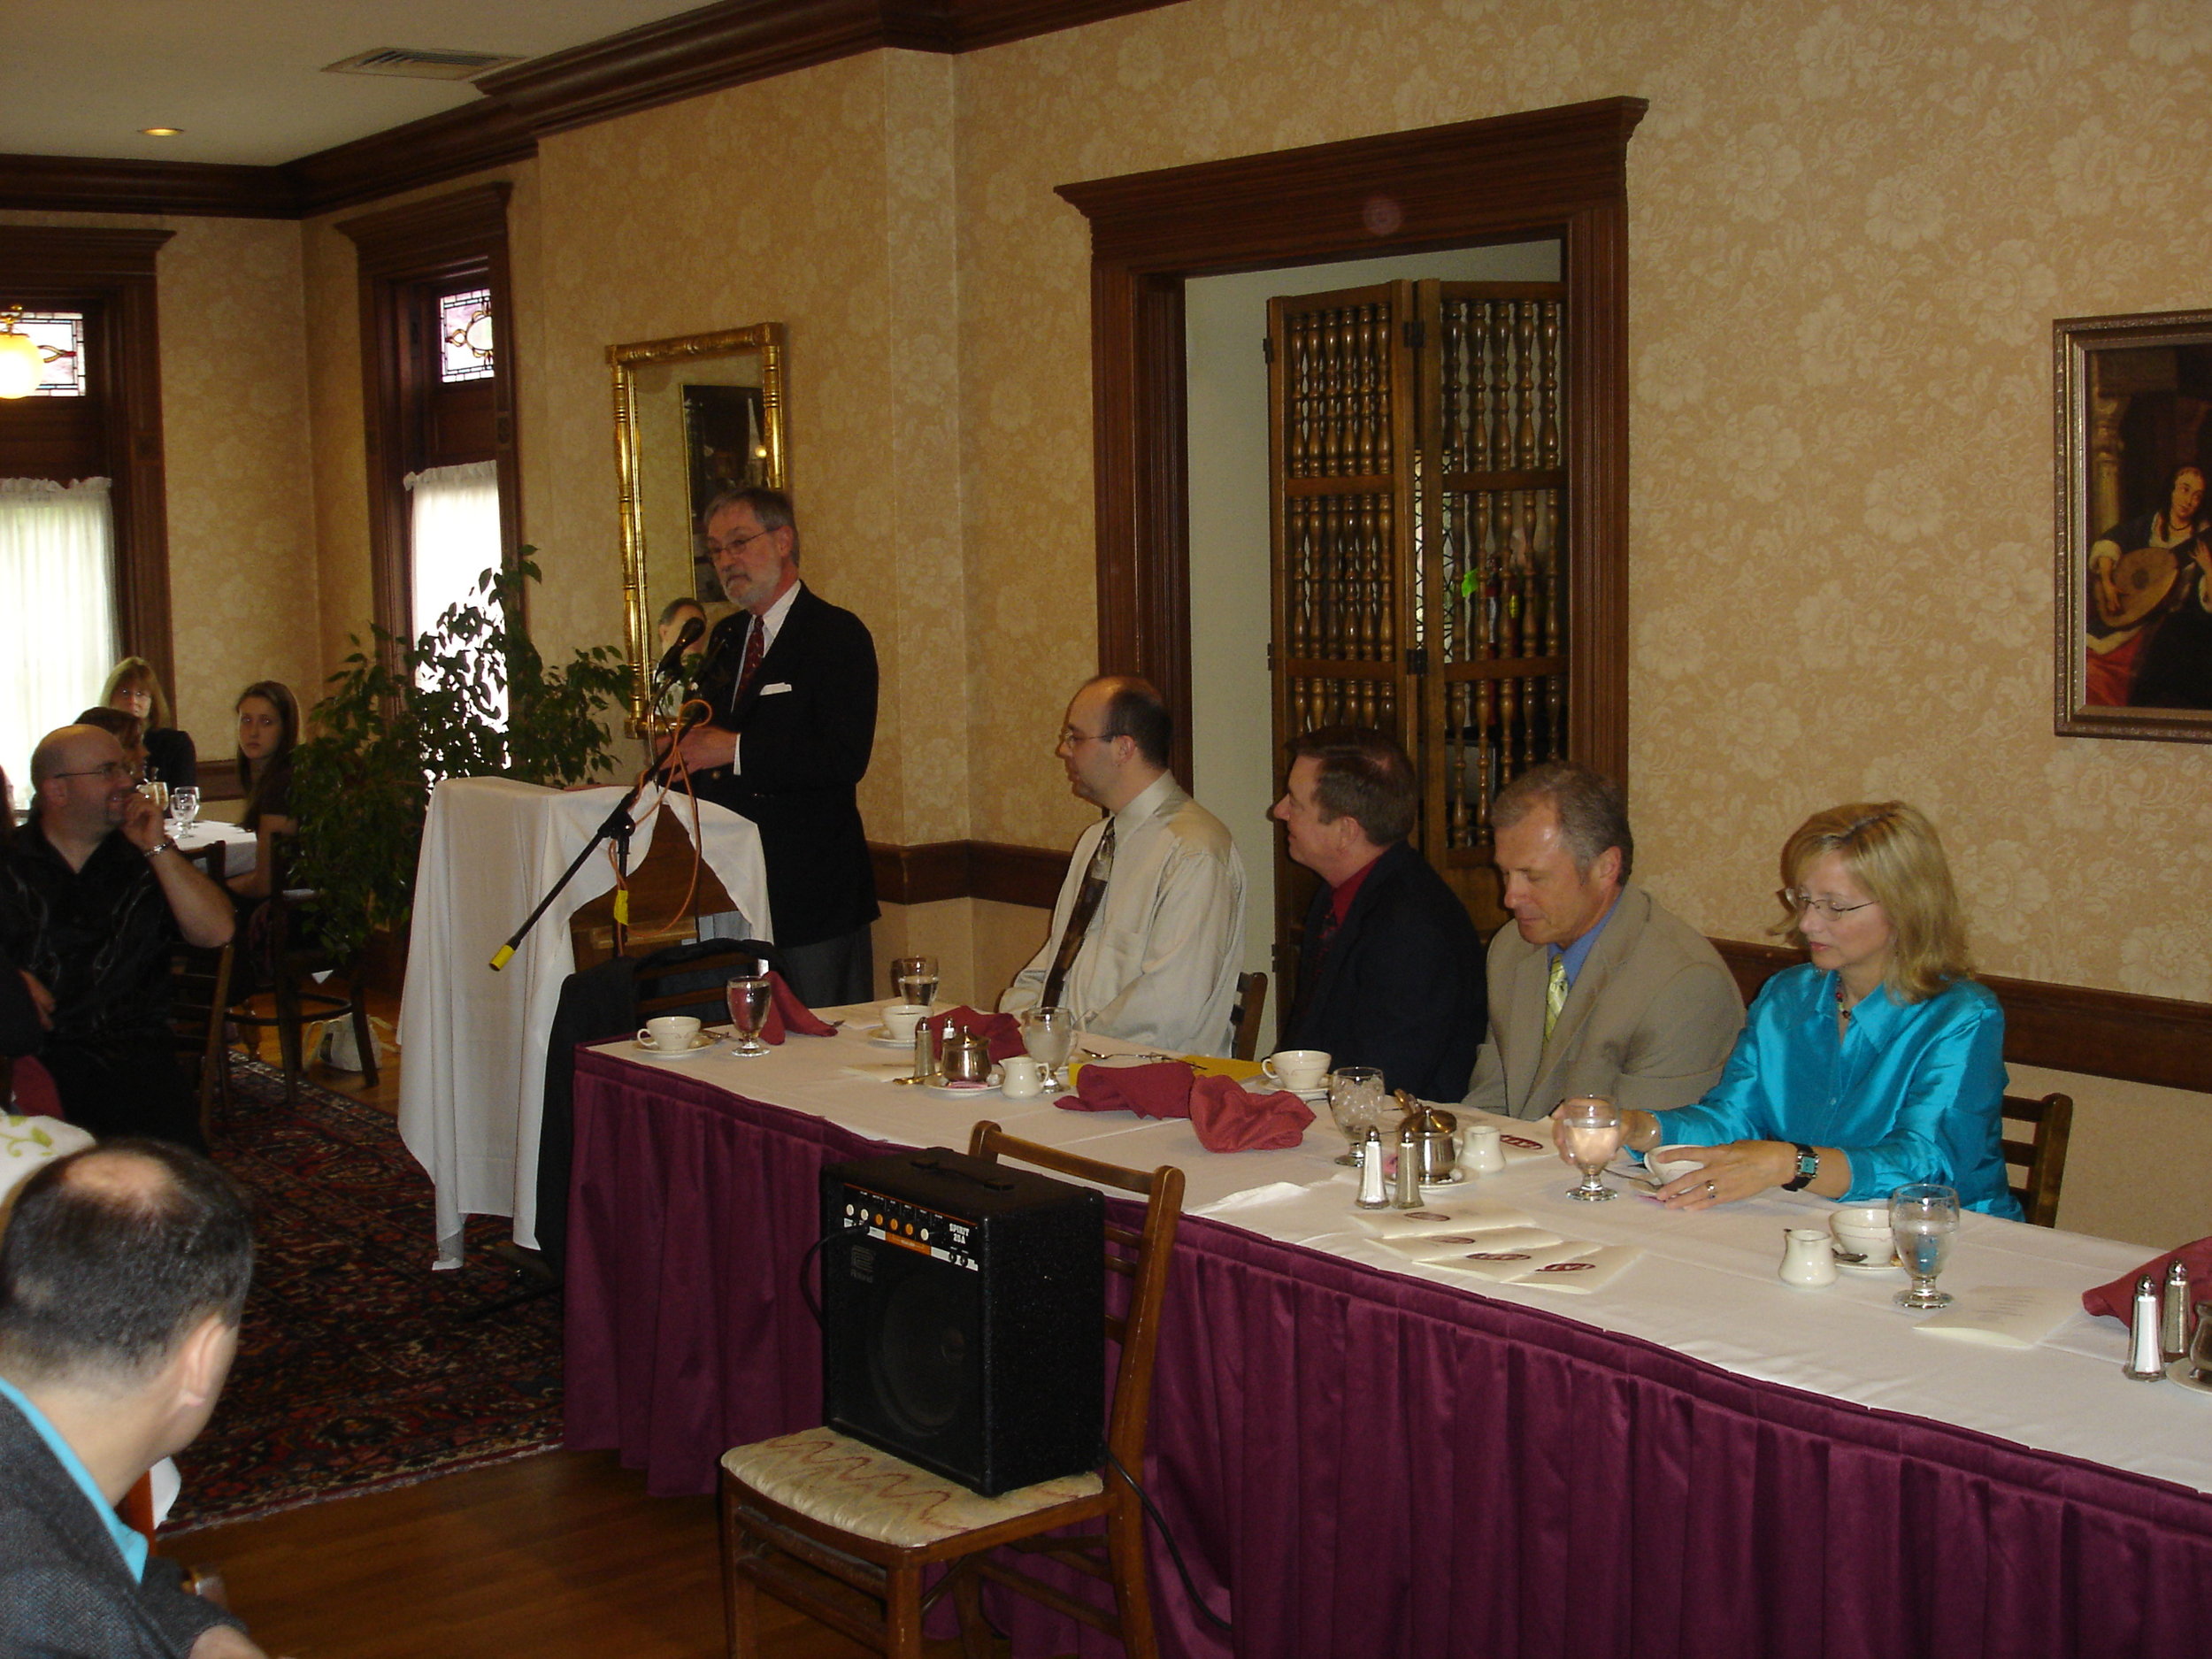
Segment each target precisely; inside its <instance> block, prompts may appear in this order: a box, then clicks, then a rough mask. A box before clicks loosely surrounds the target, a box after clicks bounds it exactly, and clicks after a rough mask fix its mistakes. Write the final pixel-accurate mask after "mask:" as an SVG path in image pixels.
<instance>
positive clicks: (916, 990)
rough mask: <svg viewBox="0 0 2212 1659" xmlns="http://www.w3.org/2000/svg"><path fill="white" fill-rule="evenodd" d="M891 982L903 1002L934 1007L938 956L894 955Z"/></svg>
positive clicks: (935, 1002)
mask: <svg viewBox="0 0 2212 1659" xmlns="http://www.w3.org/2000/svg"><path fill="white" fill-rule="evenodd" d="M891 983H892V984H893V985H894V986H895V987H897V989H898V993H899V1000H900V1001H901V1002H909V1003H912V1004H915V1005H916V1006H918V1007H921V1008H934V1007H935V1006H936V1005H937V958H936V957H934V956H894V957H892V958H891Z"/></svg>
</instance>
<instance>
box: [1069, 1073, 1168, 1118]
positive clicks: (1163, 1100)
mask: <svg viewBox="0 0 2212 1659" xmlns="http://www.w3.org/2000/svg"><path fill="white" fill-rule="evenodd" d="M1191 1077H1192V1072H1191V1069H1190V1067H1188V1066H1187V1065H1185V1064H1183V1063H1182V1062H1181V1061H1180V1060H1166V1061H1162V1062H1160V1063H1159V1064H1156V1065H1087V1066H1085V1067H1084V1068H1083V1069H1082V1070H1081V1071H1079V1072H1077V1073H1076V1074H1075V1093H1074V1094H1063V1095H1062V1096H1060V1101H1059V1105H1060V1109H1061V1110H1063V1111H1071V1112H1134V1113H1136V1114H1137V1116H1138V1117H1140V1118H1187V1117H1189V1116H1190V1097H1191Z"/></svg>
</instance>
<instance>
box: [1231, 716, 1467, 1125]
mask: <svg viewBox="0 0 2212 1659" xmlns="http://www.w3.org/2000/svg"><path fill="white" fill-rule="evenodd" d="M1291 755H1292V760H1291V763H1290V772H1289V776H1288V778H1287V779H1286V781H1285V783H1284V787H1283V798H1282V799H1281V800H1279V801H1278V802H1277V803H1275V805H1274V808H1273V810H1271V812H1270V813H1269V815H1268V816H1269V817H1271V818H1275V819H1276V820H1278V821H1279V823H1280V824H1281V825H1282V826H1283V831H1284V839H1285V842H1286V849H1287V850H1288V852H1289V854H1290V856H1291V858H1292V859H1293V861H1294V862H1295V863H1298V864H1303V865H1304V866H1305V867H1306V868H1307V869H1309V870H1310V871H1312V872H1314V874H1316V875H1317V876H1319V877H1320V878H1321V882H1322V886H1321V887H1320V889H1319V891H1317V893H1315V895H1313V903H1312V905H1311V906H1310V908H1309V909H1308V910H1307V912H1306V931H1305V934H1304V937H1303V940H1302V942H1301V943H1300V945H1299V950H1298V977H1297V981H1296V984H1297V991H1296V995H1295V997H1294V1001H1293V1002H1292V1003H1291V1006H1290V1010H1289V1012H1288V1013H1287V1015H1286V1017H1285V1018H1284V1020H1283V1025H1282V1035H1281V1038H1280V1040H1279V1047H1281V1048H1318V1049H1320V1050H1322V1051H1323V1052H1324V1053H1325V1054H1327V1055H1328V1056H1329V1057H1330V1063H1331V1064H1333V1065H1339V1066H1343V1065H1371V1066H1375V1067H1378V1068H1379V1069H1380V1070H1381V1071H1382V1074H1383V1081H1384V1083H1385V1085H1386V1087H1390V1088H1393V1089H1400V1088H1402V1089H1409V1090H1411V1091H1412V1092H1413V1094H1415V1096H1416V1097H1417V1098H1418V1099H1421V1100H1444V1101H1448V1100H1457V1099H1458V1098H1459V1097H1460V1095H1461V1094H1463V1093H1464V1092H1465V1090H1466V1087H1467V1075H1468V1071H1469V1070H1470V1069H1471V1067H1472V1066H1473V1064H1474V1063H1475V1051H1476V1050H1477V1049H1478V1048H1480V1047H1481V1045H1482V1034H1483V964H1482V940H1481V938H1480V936H1479V935H1478V934H1477V933H1476V932H1475V925H1474V923H1473V922H1471V921H1470V920H1469V919H1468V916H1467V907H1466V906H1465V905H1463V904H1462V903H1461V902H1460V901H1459V897H1458V895H1456V894H1455V893H1454V892H1453V891H1452V890H1451V888H1450V887H1447V886H1446V885H1445V884H1444V879H1443V878H1442V877H1441V876H1440V875H1438V874H1437V873H1436V872H1435V871H1434V870H1433V869H1432V868H1431V867H1430V865H1429V862H1428V860H1427V859H1425V858H1424V857H1422V856H1421V855H1420V854H1419V853H1417V852H1416V851H1415V850H1414V849H1413V848H1412V847H1411V845H1409V843H1408V841H1407V840H1406V837H1407V836H1409V835H1410V834H1411V833H1413V825H1414V819H1415V817H1416V815H1417V811H1418V810H1419V804H1420V791H1419V785H1418V782H1417V780H1416V779H1415V777H1414V774H1413V763H1412V762H1411V761H1409V759H1407V757H1406V752H1405V750H1404V749H1401V748H1399V746H1398V745H1397V743H1396V742H1394V741H1392V740H1391V739H1390V738H1389V737H1387V736H1386V735H1385V734H1384V733H1380V732H1376V731H1371V730H1368V729H1367V728H1365V727H1362V726H1324V727H1323V728H1321V729H1320V730H1319V731H1317V732H1310V733H1307V734H1306V735H1305V736H1304V737H1302V738H1300V739H1298V740H1297V741H1295V742H1294V743H1293V744H1292V745H1291Z"/></svg>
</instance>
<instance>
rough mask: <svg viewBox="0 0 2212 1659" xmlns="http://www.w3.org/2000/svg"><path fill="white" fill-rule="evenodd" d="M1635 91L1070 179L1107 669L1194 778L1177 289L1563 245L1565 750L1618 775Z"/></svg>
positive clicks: (1623, 744)
mask: <svg viewBox="0 0 2212 1659" xmlns="http://www.w3.org/2000/svg"><path fill="white" fill-rule="evenodd" d="M1646 108H1647V104H1646V103H1645V101H1644V100H1643V99H1641V98H1600V99H1596V100H1594V101H1592V102H1590V103H1587V104H1566V105H1563V106H1561V107H1559V108H1555V109H1549V110H1535V111H1527V112H1525V113H1521V114H1515V115H1502V116H1495V117H1493V118H1491V119H1486V120H1479V121H1462V122H1457V123H1455V124H1453V125H1450V126H1446V127H1424V128H1421V129H1418V130H1417V131H1413V132H1407V133H1391V134H1383V135H1380V136H1378V137H1373V138H1356V139H1348V140H1346V141H1344V142H1340V143H1333V144H1316V145H1312V146H1310V147H1308V148H1305V149H1302V150H1279V151H1276V152H1275V153H1273V154H1271V155H1262V156H1245V157H1235V158H1233V159H1230V160H1226V161H1210V162H1201V163H1199V164H1197V165H1193V166H1187V167H1172V168H1168V169H1165V170H1164V171H1161V172H1156V173H1131V174H1127V175H1125V176H1124V177H1121V178H1118V179H1100V180H1091V181H1089V182H1087V183H1082V184H1067V185H1062V186H1061V187H1060V188H1059V191H1058V194H1059V195H1060V196H1063V197H1064V198H1065V199H1066V200H1067V201H1068V202H1069V203H1071V204H1073V205H1074V206H1075V207H1076V208H1077V209H1078V210H1079V211H1080V212H1081V213H1082V214H1083V215H1084V217H1085V218H1086V219H1088V220H1089V221H1090V227H1091V366H1092V388H1091V398H1092V422H1093V444H1094V469H1095V473H1096V477H1095V480H1094V489H1095V509H1096V513H1097V534H1098V654H1099V664H1100V667H1101V668H1102V670H1108V671H1112V672H1133V673H1140V674H1143V675H1144V676H1145V677H1146V678H1148V679H1149V680H1151V681H1152V682H1153V683H1154V684H1155V685H1156V686H1158V687H1159V688H1160V691H1161V693H1162V695H1164V697H1165V698H1166V700H1167V703H1168V706H1169V708H1170V709H1171V710H1173V712H1174V714H1175V717H1176V718H1175V750H1174V757H1173V758H1174V763H1175V767H1176V770H1177V772H1179V775H1181V776H1182V777H1184V778H1185V779H1188V778H1189V777H1190V775H1191V773H1190V759H1191V751H1190V726H1191V720H1190V715H1191V681H1190V535H1189V495H1188V480H1187V476H1186V473H1187V464H1186V457H1187V450H1186V448H1185V442H1186V407H1187V387H1186V383H1185V371H1184V357H1183V351H1184V342H1183V283H1184V280H1185V279H1187V278H1188V277H1192V276H1202V275H1213V274H1216V273H1223V272H1231V271H1256V270H1266V269H1269V268H1271V267H1274V266H1278V265H1305V264H1321V263H1325V262H1329V261H1334V260H1342V259H1348V258H1358V257H1371V256H1373V255H1375V254H1379V253H1399V252H1402V253H1418V252H1426V251H1431V250H1438V249H1445V248H1460V247H1470V246H1477V245H1481V244H1486V243H1498V242H1525V241H1532V240H1535V239H1538V238H1546V237H1556V238H1558V239H1559V240H1560V242H1561V243H1562V244H1563V256H1564V257H1563V267H1564V268H1563V276H1564V278H1565V280H1566V283H1567V318H1566V323H1567V327H1568V330H1569V334H1568V362H1567V374H1566V382H1565V384H1566V394H1567V419H1568V425H1567V433H1566V440H1565V445H1566V454H1565V460H1566V465H1567V468H1568V473H1569V477H1570V479H1571V483H1570V486H1569V488H1568V493H1567V548H1566V553H1567V577H1568V613H1567V615H1568V687H1569V697H1570V699H1571V701H1570V704H1569V709H1568V718H1567V752H1568V754H1569V755H1570V756H1571V757H1573V758H1574V759H1576V760H1578V761H1581V762H1583V763H1584V764H1588V765H1591V766H1594V767H1596V768H1598V769H1599V770H1601V771H1602V772H1608V773H1609V774H1611V775H1612V776H1614V777H1615V778H1617V779H1619V780H1621V782H1622V785H1623V787H1626V785H1627V781H1628V662H1627V657H1628V652H1627V639H1628V565H1627V547H1628V165H1627V159H1628V140H1629V137H1630V135H1631V134H1632V133H1633V132H1634V131H1635V129H1636V124H1637V122H1638V121H1640V120H1641V119H1643V115H1644V111H1645V109H1646Z"/></svg>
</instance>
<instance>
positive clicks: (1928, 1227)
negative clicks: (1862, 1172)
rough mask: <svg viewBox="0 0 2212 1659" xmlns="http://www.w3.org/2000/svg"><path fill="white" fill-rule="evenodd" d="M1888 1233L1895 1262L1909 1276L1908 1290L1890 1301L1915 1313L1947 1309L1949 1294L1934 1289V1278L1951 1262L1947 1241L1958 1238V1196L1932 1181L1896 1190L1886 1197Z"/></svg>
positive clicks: (1949, 1242)
mask: <svg viewBox="0 0 2212 1659" xmlns="http://www.w3.org/2000/svg"><path fill="white" fill-rule="evenodd" d="M1889 1230H1890V1235H1891V1237H1893V1239H1895V1240H1896V1241H1897V1259H1898V1260H1899V1261H1900V1262H1901V1263H1904V1267H1905V1271H1907V1272H1908V1273H1910V1274H1911V1275H1912V1288H1911V1289H1910V1290H1901V1291H1899V1292H1898V1293H1897V1294H1896V1295H1895V1296H1893V1297H1892V1298H1891V1300H1892V1301H1893V1302H1896V1304H1897V1305H1898V1306H1899V1307H1901V1308H1910V1309H1913V1310H1916V1311H1917V1310H1924V1309H1929V1308H1947V1307H1949V1306H1950V1305H1951V1293H1950V1292H1949V1291H1947V1290H1938V1289H1937V1288H1936V1275H1937V1274H1939V1273H1940V1272H1942V1271H1943V1269H1944V1264H1945V1263H1947V1262H1948V1261H1949V1260H1950V1259H1951V1240H1953V1239H1955V1238H1956V1237H1957V1236H1958V1231H1959V1195H1958V1194H1957V1193H1956V1192H1955V1190H1953V1189H1952V1188H1950V1187H1942V1186H1939V1185H1938V1184H1936V1183H1935V1182H1933V1181H1915V1182H1914V1183H1913V1184H1912V1185H1911V1186H1909V1187H1899V1188H1898V1189H1897V1190H1896V1191H1895V1192H1894V1193H1892V1194H1890V1199H1889Z"/></svg>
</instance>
